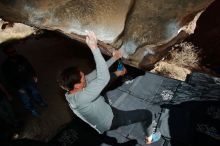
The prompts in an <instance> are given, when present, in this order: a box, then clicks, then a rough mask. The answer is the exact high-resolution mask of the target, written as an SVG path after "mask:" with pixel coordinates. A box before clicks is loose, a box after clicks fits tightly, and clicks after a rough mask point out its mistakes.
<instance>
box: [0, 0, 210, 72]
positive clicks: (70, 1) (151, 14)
mask: <svg viewBox="0 0 220 146" xmlns="http://www.w3.org/2000/svg"><path fill="white" fill-rule="evenodd" d="M213 1H214V0H181V1H177V0H166V1H165V0H157V1H155V0H126V1H124V0H34V1H29V0H1V1H0V14H1V15H0V17H1V18H3V19H4V20H7V21H12V22H20V23H24V24H27V25H30V26H35V27H38V28H44V29H50V30H58V31H61V32H63V33H65V34H66V35H68V36H70V37H71V38H73V39H76V40H78V41H80V42H84V37H83V35H84V34H85V33H84V30H85V29H89V30H93V31H95V33H96V34H97V35H98V38H99V40H100V42H99V44H100V47H101V48H107V51H106V50H105V49H102V51H103V53H106V54H108V55H110V52H111V51H112V49H113V48H114V47H115V48H116V49H119V48H122V49H123V50H124V52H125V54H124V57H126V59H125V60H124V62H125V63H127V64H130V65H132V66H135V67H139V68H147V67H151V66H152V65H153V64H155V63H156V62H157V61H158V60H160V59H161V58H162V57H163V56H164V55H166V52H167V51H168V50H169V49H168V47H169V46H171V45H173V44H175V43H176V42H179V41H181V40H183V39H184V38H185V37H186V36H188V35H189V33H193V31H194V29H195V26H196V25H195V24H196V21H197V19H198V17H199V15H200V14H201V12H202V11H203V10H204V9H205V8H207V7H208V6H209V5H210V4H211V3H212V2H213ZM195 16H197V17H195ZM190 22H191V23H190ZM180 30H182V31H180ZM189 30H190V31H189Z"/></svg>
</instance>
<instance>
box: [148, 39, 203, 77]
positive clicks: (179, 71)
mask: <svg viewBox="0 0 220 146" xmlns="http://www.w3.org/2000/svg"><path fill="white" fill-rule="evenodd" d="M199 62H200V58H199V52H198V51H197V50H196V47H195V46H194V45H193V44H192V43H188V42H184V43H180V44H177V45H175V46H174V47H173V48H172V50H171V51H170V54H169V56H168V57H167V58H166V59H164V60H163V61H160V62H158V63H157V64H156V65H155V68H154V69H153V70H151V72H155V73H158V74H161V75H164V76H167V77H171V78H174V79H178V80H182V81H184V80H185V79H186V76H187V74H190V73H191V70H193V69H196V68H198V67H199Z"/></svg>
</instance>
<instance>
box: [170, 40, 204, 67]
mask: <svg viewBox="0 0 220 146" xmlns="http://www.w3.org/2000/svg"><path fill="white" fill-rule="evenodd" d="M199 54H200V53H199V52H198V50H196V47H195V46H194V45H193V44H192V43H188V42H184V43H180V44H177V45H175V46H174V47H173V48H172V51H171V52H170V57H168V60H167V61H168V63H170V64H175V65H177V66H179V67H185V68H189V69H192V68H197V67H198V66H199V62H200V58H199Z"/></svg>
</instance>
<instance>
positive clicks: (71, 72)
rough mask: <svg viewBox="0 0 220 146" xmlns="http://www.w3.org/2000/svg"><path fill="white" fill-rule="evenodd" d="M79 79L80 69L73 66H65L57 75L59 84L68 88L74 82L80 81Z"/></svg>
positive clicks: (70, 87)
mask: <svg viewBox="0 0 220 146" xmlns="http://www.w3.org/2000/svg"><path fill="white" fill-rule="evenodd" d="M80 79H81V76H80V70H79V68H78V67H75V66H72V67H68V68H65V69H64V70H63V71H62V72H60V73H59V74H58V76H57V82H58V84H59V86H63V87H64V88H67V89H68V90H72V89H73V87H74V85H75V84H76V83H80Z"/></svg>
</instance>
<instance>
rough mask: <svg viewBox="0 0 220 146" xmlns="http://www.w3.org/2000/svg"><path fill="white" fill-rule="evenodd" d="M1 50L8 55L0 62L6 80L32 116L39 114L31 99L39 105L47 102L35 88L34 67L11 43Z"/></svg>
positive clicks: (44, 104)
mask: <svg viewBox="0 0 220 146" xmlns="http://www.w3.org/2000/svg"><path fill="white" fill-rule="evenodd" d="M3 52H4V53H5V54H6V55H7V56H8V58H7V59H6V60H5V61H4V63H3V64H2V72H3V75H4V77H5V79H6V81H7V82H8V84H9V85H10V87H11V88H12V90H13V91H15V93H16V95H17V96H18V97H19V98H20V100H21V102H22V103H23V106H24V108H25V109H26V110H28V111H30V112H31V114H32V115H33V116H39V113H38V112H37V110H36V109H35V107H34V106H33V104H32V99H33V100H34V101H36V102H37V103H38V104H39V105H40V106H47V104H46V102H45V100H44V99H43V98H42V97H41V95H40V93H39V91H38V89H37V86H36V83H37V75H36V72H35V70H34V68H33V67H32V65H31V64H30V62H29V61H28V60H27V59H26V58H25V57H24V56H22V55H19V54H17V52H16V49H15V48H14V46H13V44H11V43H8V44H7V45H4V46H3Z"/></svg>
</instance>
